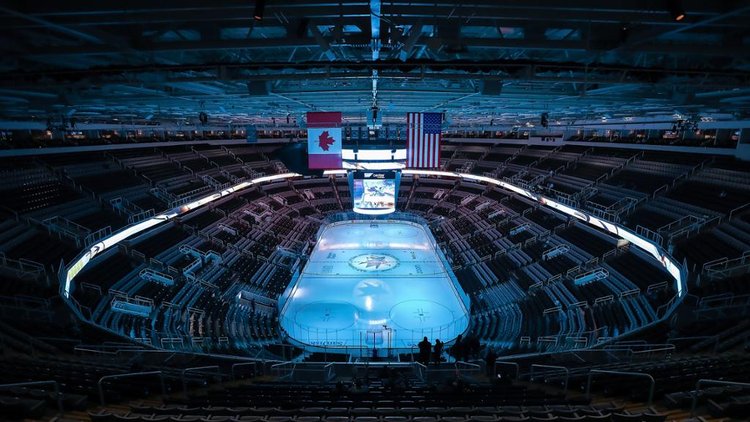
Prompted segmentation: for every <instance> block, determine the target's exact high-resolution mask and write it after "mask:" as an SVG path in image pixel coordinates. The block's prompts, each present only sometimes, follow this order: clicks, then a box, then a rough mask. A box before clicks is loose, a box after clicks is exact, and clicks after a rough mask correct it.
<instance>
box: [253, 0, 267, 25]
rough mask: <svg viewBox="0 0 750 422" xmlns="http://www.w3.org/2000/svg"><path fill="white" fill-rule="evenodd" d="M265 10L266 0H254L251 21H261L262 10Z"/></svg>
mask: <svg viewBox="0 0 750 422" xmlns="http://www.w3.org/2000/svg"><path fill="white" fill-rule="evenodd" d="M265 8H266V0H255V10H253V19H255V20H256V21H262V20H263V10H264V9H265Z"/></svg>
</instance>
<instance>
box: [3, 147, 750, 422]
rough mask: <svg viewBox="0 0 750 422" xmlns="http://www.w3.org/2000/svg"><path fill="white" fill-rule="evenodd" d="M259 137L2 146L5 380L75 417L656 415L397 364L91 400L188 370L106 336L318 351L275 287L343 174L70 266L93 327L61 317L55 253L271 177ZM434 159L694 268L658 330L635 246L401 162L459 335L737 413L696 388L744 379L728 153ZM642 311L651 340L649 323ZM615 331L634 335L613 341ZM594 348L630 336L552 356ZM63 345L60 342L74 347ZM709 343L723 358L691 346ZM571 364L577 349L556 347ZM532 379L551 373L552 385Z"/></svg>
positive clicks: (49, 408) (242, 195) (579, 373)
mask: <svg viewBox="0 0 750 422" xmlns="http://www.w3.org/2000/svg"><path fill="white" fill-rule="evenodd" d="M274 149H275V147H273V146H246V145H242V146H225V147H222V146H215V145H204V146H196V147H187V146H180V145H178V146H167V147H163V148H158V149H145V150H144V149H133V150H114V151H111V152H106V153H105V152H87V153H75V154H60V155H49V156H46V157H41V158H35V159H34V160H18V159H2V160H0V163H1V164H2V171H1V173H2V176H3V178H4V184H3V186H2V187H0V194H1V195H3V198H5V200H4V201H3V203H2V207H0V218H1V219H0V263H2V267H0V281H1V282H2V283H0V285H1V286H0V314H2V315H3V321H2V323H0V340H1V344H2V348H3V356H1V357H0V370H2V371H3V373H4V376H3V382H7V383H10V382H23V381H32V380H54V381H57V382H58V384H59V386H60V387H61V390H62V391H63V394H62V396H61V399H62V404H63V407H64V408H65V409H66V411H70V412H79V414H83V413H85V412H88V415H87V416H88V417H89V419H91V420H185V421H187V420H206V421H220V420H236V421H240V420H248V421H261V420H262V421H266V422H282V421H286V420H290V421H292V420H293V421H297V422H324V421H331V422H344V421H346V422H402V421H404V422H407V421H409V422H438V421H442V420H446V422H462V421H480V422H481V421H484V422H489V421H493V422H497V421H504V420H508V421H511V420H513V421H524V420H529V421H531V420H547V421H553V420H654V421H656V420H665V418H666V416H665V415H664V414H663V413H660V412H656V411H653V410H652V409H639V410H634V409H633V408H626V407H624V406H622V405H606V406H601V405H599V404H592V403H591V402H590V401H588V400H586V399H583V398H571V397H569V396H568V397H566V396H565V395H563V394H562V393H560V392H552V393H551V392H550V391H549V390H548V389H546V388H545V389H535V388H534V387H530V386H528V385H520V384H517V383H514V384H509V383H505V379H502V380H501V381H500V382H496V385H494V386H489V385H488V384H487V383H483V382H482V383H479V384H474V383H471V384H461V383H454V384H446V385H428V384H425V383H424V382H423V380H421V379H420V380H417V379H415V378H414V377H413V374H390V375H389V376H388V377H380V378H378V377H375V378H373V379H372V380H370V382H369V383H367V386H366V387H365V386H363V385H356V386H351V387H346V388H344V389H343V390H341V389H339V388H337V387H334V386H331V385H328V386H326V385H322V386H321V385H317V386H316V385H296V384H291V385H290V384H280V383H272V382H268V381H267V379H266V380H264V381H263V382H260V381H258V382H255V383H252V384H248V383H239V384H231V385H223V386H221V387H219V388H217V389H211V390H208V391H205V390H201V391H200V392H197V391H196V392H192V393H191V394H189V395H187V396H182V395H169V396H168V397H166V399H165V400H164V404H163V405H155V404H154V403H153V402H149V403H139V402H130V404H123V405H121V406H117V407H114V408H108V407H102V408H98V409H97V410H95V411H91V407H90V403H92V402H94V401H96V400H98V392H97V391H96V384H97V382H98V381H99V379H101V377H103V376H105V375H115V374H124V373H127V372H134V371H136V370H163V372H164V374H165V376H166V389H167V390H168V392H172V393H174V392H177V391H178V390H180V388H181V386H182V378H183V373H182V370H183V369H184V368H187V367H188V365H193V366H200V364H205V362H202V361H192V360H189V363H188V362H186V361H181V360H180V359H179V358H177V357H174V358H173V359H174V360H175V362H173V363H174V365H171V364H170V363H168V362H167V363H165V362H166V361H165V360H164V359H162V360H159V361H158V364H157V363H155V362H150V363H149V362H146V363H144V362H142V361H140V360H139V359H140V358H139V359H136V358H134V357H133V356H130V357H127V358H123V359H115V358H111V357H110V353H109V349H108V347H110V346H111V347H113V348H115V350H118V349H119V350H126V349H129V348H135V349H141V348H149V347H154V348H157V349H167V350H169V351H171V352H177V353H178V354H176V355H174V356H181V355H180V354H179V353H182V352H199V353H206V352H208V353H220V354H230V355H238V356H242V357H245V358H247V357H253V358H260V359H272V360H273V359H276V360H279V359H283V360H286V359H295V360H296V361H299V362H315V361H316V360H320V356H319V355H316V354H313V353H312V352H310V351H307V350H302V349H298V348H294V347H290V346H289V345H288V344H286V343H285V340H284V335H283V333H282V332H280V331H279V324H278V314H277V309H278V302H277V300H278V297H279V295H280V294H281V293H282V292H283V291H284V290H285V288H286V287H287V286H288V285H289V283H290V281H292V279H293V277H294V274H295V273H297V271H298V270H299V269H300V268H301V266H302V265H304V262H303V260H302V257H303V256H304V255H305V254H306V253H307V252H309V250H310V248H311V247H312V245H313V243H314V237H315V234H316V233H317V231H318V229H319V228H320V226H321V224H323V223H324V222H325V221H326V217H327V216H329V215H330V214H331V213H336V212H341V211H346V210H347V209H349V208H350V201H351V192H349V187H348V183H347V182H346V179H345V178H343V177H334V176H331V177H313V178H298V179H291V180H280V181H275V182H272V183H267V184H262V185H258V186H253V187H250V188H248V189H246V190H244V191H241V192H237V193H236V194H234V195H230V196H228V197H225V198H222V199H221V200H219V201H216V202H215V203H212V204H211V205H209V206H207V207H204V208H201V209H199V210H196V211H194V212H192V213H190V214H188V215H185V216H181V217H180V218H178V219H175V220H174V221H171V222H169V223H166V224H163V225H161V226H158V227H156V228H155V229H154V230H152V231H149V232H146V233H142V234H139V235H138V236H136V237H134V238H131V239H128V240H126V241H124V242H122V243H120V244H119V245H118V246H117V247H115V248H111V249H110V250H108V251H107V252H106V253H104V254H101V255H100V256H98V257H97V258H96V259H95V260H94V261H93V262H92V263H91V264H90V265H88V266H87V267H86V268H85V269H84V271H82V272H81V273H80V274H79V275H78V276H77V278H76V282H75V288H74V290H73V291H72V299H73V301H72V302H71V306H72V307H74V310H75V311H76V312H77V313H78V316H79V317H82V318H84V319H87V320H88V321H90V322H93V323H94V324H95V325H96V326H98V327H101V328H103V329H104V330H105V332H100V331H92V330H93V329H92V328H90V327H89V328H85V326H84V325H75V324H74V325H73V326H69V325H70V324H67V323H68V320H69V319H70V320H74V319H75V318H74V317H72V316H71V315H70V313H69V312H68V311H67V310H66V308H62V306H63V304H61V303H60V301H59V296H58V295H57V293H58V291H57V290H58V286H57V284H56V280H57V271H58V269H59V266H60V263H61V261H62V262H63V263H69V262H71V261H72V260H73V259H74V258H75V256H76V255H77V254H78V253H79V252H80V251H81V250H83V249H84V248H85V246H86V245H90V244H91V242H93V241H95V240H97V239H99V238H100V237H101V236H106V235H107V234H108V233H111V232H112V231H114V230H117V229H119V228H122V227H124V226H126V225H128V224H132V223H135V222H138V221H140V220H142V219H144V218H147V217H148V216H150V215H153V214H154V213H157V212H161V211H164V210H166V209H170V208H172V207H175V206H178V205H181V204H184V203H187V202H188V201H190V200H193V199H196V198H198V197H201V196H203V195H206V194H208V193H210V192H213V191H216V190H219V189H223V188H225V187H227V186H230V185H233V184H235V183H239V182H241V181H244V180H249V179H251V178H255V177H260V176H264V175H269V174H274V173H281V172H286V168H285V167H284V165H283V163H281V162H279V161H278V160H275V159H274ZM441 157H442V161H441V162H442V164H443V167H444V169H446V170H451V171H457V172H462V173H474V174H481V175H489V176H491V177H495V178H498V179H502V180H505V181H508V182H510V183H513V184H515V185H518V186H521V187H524V188H526V189H529V190H532V191H534V192H537V193H542V194H545V195H548V196H549V197H551V198H554V199H557V200H559V201H561V202H564V203H566V204H569V205H573V206H576V207H578V208H581V209H583V210H586V211H588V212H591V213H593V214H594V215H596V216H598V217H600V218H603V219H606V220H609V221H612V222H617V223H619V224H622V225H625V226H626V227H628V228H630V229H632V230H633V231H636V232H638V233H639V234H641V235H643V236H647V237H649V238H651V239H653V240H654V241H656V242H659V243H661V245H662V246H663V247H664V248H665V249H667V250H670V252H671V253H672V254H673V255H674V256H675V257H676V258H677V259H678V261H683V260H684V261H685V262H686V263H687V268H688V270H689V271H690V274H691V279H690V283H691V284H690V286H689V291H690V293H691V296H689V297H688V298H686V299H685V305H684V308H682V309H685V312H689V313H690V314H691V315H692V316H691V318H690V321H692V324H691V325H689V327H684V326H680V325H678V326H675V327H671V328H670V329H667V328H665V327H664V326H663V323H657V322H658V321H660V320H661V319H662V318H663V317H664V316H665V310H666V309H667V307H668V305H670V304H671V303H672V302H671V299H672V298H673V296H674V294H675V286H674V285H673V284H672V281H671V280H672V279H671V276H670V275H669V274H668V273H667V272H666V271H665V270H664V269H663V268H662V267H661V266H660V265H659V263H658V262H656V261H654V260H653V258H652V257H650V256H649V255H647V254H645V253H644V252H642V251H641V250H639V249H638V248H636V247H634V246H631V245H628V244H627V243H622V242H618V239H616V238H614V237H612V236H610V235H609V234H606V233H604V232H602V231H599V230H596V229H594V228H592V227H590V226H588V225H586V224H584V223H582V222H578V221H574V220H571V219H569V218H567V217H566V216H563V215H561V214H558V213H556V212H554V211H552V210H550V209H548V208H545V207H543V206H540V205H539V204H538V203H536V202H531V201H528V200H527V199H525V198H523V197H521V196H518V195H515V194H513V193H511V192H509V191H505V190H503V189H500V188H498V187H492V186H487V185H484V184H481V183H475V182H471V181H468V180H460V181H457V180H455V179H448V178H441V177H412V176H408V175H404V176H403V177H402V183H401V186H400V187H399V197H398V204H397V208H398V210H399V211H403V212H408V213H412V214H415V215H418V216H420V217H422V218H424V219H425V220H426V221H427V222H428V223H429V224H430V227H431V229H432V230H433V233H434V235H435V237H436V239H437V241H438V243H439V246H440V248H441V250H442V251H443V252H444V254H445V255H446V257H447V259H448V260H449V261H450V262H451V263H452V265H453V267H454V272H455V274H456V276H457V278H458V280H459V282H460V283H461V285H462V287H463V289H464V291H465V292H467V294H469V296H470V298H471V301H472V309H471V320H470V328H469V332H468V333H466V335H467V337H469V338H471V339H476V340H478V341H480V342H481V344H482V345H483V347H485V348H486V347H488V346H489V347H493V348H494V349H495V350H496V351H497V353H499V354H500V355H508V354H519V353H520V354H538V353H542V352H555V353H554V354H553V356H555V357H554V358H553V357H541V358H539V360H537V361H535V362H537V363H547V364H549V363H552V364H556V365H557V364H564V365H565V366H566V368H568V369H569V371H570V379H569V381H570V386H571V387H572V388H573V389H576V390H580V389H583V388H584V387H585V382H586V377H587V376H588V374H589V373H590V371H591V370H592V369H599V370H611V371H626V372H638V373H644V374H645V373H647V374H649V375H651V376H653V377H654V379H655V381H656V386H657V388H656V397H657V400H658V401H659V402H660V406H663V407H666V408H674V409H678V410H680V411H683V412H684V411H685V409H688V408H689V407H690V404H691V403H690V402H691V401H692V398H693V397H694V396H695V397H697V402H698V406H699V409H700V411H701V412H703V413H704V414H705V413H708V414H710V415H712V416H714V417H717V418H723V417H735V418H739V419H741V418H743V417H745V416H746V415H747V414H748V410H749V409H750V408H749V407H748V403H749V402H750V401H748V397H750V393H748V390H747V389H744V388H743V387H739V386H718V387H714V388H713V389H711V388H709V389H702V390H700V391H699V392H697V393H696V392H694V391H693V390H694V389H695V383H696V382H697V380H698V379H701V378H711V379H718V378H721V379H723V380H725V381H726V380H730V381H731V380H734V381H743V380H746V379H747V376H748V375H750V374H749V373H748V371H750V360H748V359H747V358H746V357H745V356H744V355H742V354H740V355H736V354H734V353H735V352H737V351H743V352H744V351H746V349H747V345H748V344H750V342H748V338H750V323H747V321H746V319H745V318H746V315H747V308H748V307H747V304H748V303H750V299H748V296H749V295H750V289H749V288H748V284H747V275H746V274H747V271H746V268H747V263H748V261H747V258H748V256H750V253H749V252H748V251H749V250H750V211H749V210H750V207H748V200H747V198H748V197H750V188H748V186H750V171H748V169H747V166H745V165H741V164H738V163H736V162H734V161H732V160H729V159H723V158H722V159H720V158H714V157H706V156H702V155H685V154H674V153H666V152H658V153H657V152H638V151H634V150H619V149H603V148H589V147H579V146H571V145H566V146H563V147H533V146H509V145H501V144H498V145H494V146H488V145H481V144H477V145H469V146H465V147H457V146H455V145H448V146H447V147H446V148H445V149H444V150H443V151H442V152H441ZM115 301H118V302H120V303H125V304H130V305H132V306H134V307H135V306H137V307H138V309H146V310H147V312H146V314H144V316H137V315H135V314H131V313H125V312H122V310H123V309H125V310H126V309H129V308H128V307H127V306H124V307H119V308H118V307H113V306H112V304H113V302H115ZM145 315H147V316H145ZM61 316H64V317H62V318H61ZM717 321H721V322H720V324H721V328H720V329H717V328H716V325H717ZM655 324H656V325H655ZM654 325H655V328H654V329H657V328H658V329H659V330H660V331H661V332H660V333H657V334H653V332H652V331H651V328H650V327H652V326H654ZM94 332H95V334H92V333H94ZM633 336H637V338H640V339H646V340H638V341H640V342H641V343H638V341H636V342H635V343H628V342H627V340H622V342H618V339H619V338H621V337H626V338H631V337H633ZM649 336H653V337H649ZM84 338H86V339H92V338H93V339H96V340H95V342H96V344H95V345H94V347H95V350H96V352H93V355H89V354H88V353H89V352H82V350H84V349H87V348H88V347H89V346H87V345H82V344H81V340H80V339H84ZM123 341H124V342H126V343H122V342H123ZM647 341H653V342H656V343H660V344H661V342H663V343H664V344H666V345H668V347H666V349H667V350H669V353H672V352H677V351H679V352H684V353H685V355H679V354H678V355H674V356H673V355H669V356H666V357H665V359H661V360H654V359H643V360H638V359H634V358H633V356H640V355H638V354H637V353H635V352H634V351H638V350H640V349H638V347H640V346H638V345H636V346H634V344H636V343H637V344H650V343H645V342H647ZM592 346H597V347H598V348H602V349H604V350H607V353H609V355H608V356H612V354H615V355H616V354H617V353H619V352H621V351H622V350H629V352H628V353H629V354H630V355H629V356H630V358H629V359H619V358H618V359H613V360H609V361H607V362H601V361H600V362H594V361H593V360H591V361H589V360H588V359H584V361H585V362H580V356H579V355H574V354H573V353H570V354H566V352H568V351H571V350H577V351H578V350H580V349H582V348H587V347H592ZM74 349H75V350H76V351H77V352H78V353H79V354H77V355H73V354H71V353H72V352H73V350H74ZM446 352H447V351H446ZM120 353H122V352H120ZM580 353H582V352H580ZM592 353H594V352H592ZM713 353H724V354H725V355H710V356H705V355H706V354H713ZM446 355H447V353H446ZM323 356H324V359H325V357H326V355H325V354H324V355H323ZM570 356H579V357H578V359H576V358H571V360H567V359H568V358H569V357H570ZM472 358H475V359H476V358H478V355H476V354H474V355H472ZM170 359H172V358H170ZM191 359H192V358H191ZM196 359H200V358H196ZM349 359H351V356H343V357H339V360H349ZM403 359H406V360H411V359H413V356H411V355H409V354H408V353H407V354H404V355H403ZM550 359H554V360H550ZM177 361H179V362H177ZM475 364H481V362H479V361H475ZM222 365H223V366H226V365H225V364H222ZM543 378H545V379H547V380H548V382H549V384H550V385H554V384H556V383H557V382H559V381H560V379H559V377H557V378H556V377H554V376H544V377H543ZM603 379H605V378H603ZM613 379H615V378H612V377H610V378H609V379H608V382H606V383H602V382H600V381H596V380H595V382H594V383H593V388H594V391H599V392H603V393H605V394H611V395H615V396H618V397H624V398H626V399H632V400H638V401H645V397H644V395H643V391H644V389H643V388H642V385H643V384H642V382H641V380H637V379H630V378H627V377H625V378H623V379H622V380H621V379H620V378H616V379H617V382H615V383H613V382H612V380H613ZM186 383H187V385H188V386H189V387H191V386H192V387H195V386H205V376H199V375H195V376H188V377H186ZM104 386H105V389H106V392H107V397H108V398H109V399H110V400H112V401H127V400H129V399H132V398H139V397H149V396H153V394H154V392H156V391H158V390H159V389H160V388H161V386H160V383H159V382H158V380H157V379H156V378H152V379H149V378H145V379H143V380H139V382H137V383H105V384H104ZM365 389H366V390H368V391H369V392H368V393H364V391H365ZM56 399H57V397H55V396H54V395H53V394H52V393H51V390H50V387H49V386H25V387H17V388H16V387H14V388H5V389H3V388H0V414H2V415H3V416H2V418H10V419H21V418H44V417H47V416H49V415H50V412H53V411H54V409H55V408H56V407H57V400H56ZM448 399H450V405H446V404H445V402H446V400H448ZM305 418H306V419H305ZM61 420H62V419H61Z"/></svg>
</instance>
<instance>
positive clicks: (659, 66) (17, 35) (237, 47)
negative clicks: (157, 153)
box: [0, 0, 750, 126]
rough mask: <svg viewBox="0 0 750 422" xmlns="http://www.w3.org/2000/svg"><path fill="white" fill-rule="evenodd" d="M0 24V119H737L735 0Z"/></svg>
mask: <svg viewBox="0 0 750 422" xmlns="http://www.w3.org/2000/svg"><path fill="white" fill-rule="evenodd" d="M681 14H682V15H683V16H682V18H679V16H680V15H681ZM0 17H1V18H2V22H3V30H2V31H0V43H1V44H2V47H0V49H2V55H0V119H4V120H44V119H48V118H50V117H53V118H57V117H58V116H67V117H68V118H69V117H76V118H77V119H78V120H81V121H113V120H114V119H118V121H133V122H136V121H137V122H143V121H153V122H161V121H175V120H177V121H180V120H184V121H190V122H195V121H196V120H197V118H198V113H200V112H201V111H203V112H206V113H207V114H208V115H209V116H210V119H211V121H212V122H234V123H242V122H255V123H263V122H266V123H267V122H272V121H276V122H281V123H285V122H286V121H287V120H286V119H287V116H289V121H290V122H292V123H293V122H294V120H295V119H296V118H298V117H299V116H301V115H302V114H303V113H304V112H306V111H311V110H328V111H334V110H335V111H343V112H345V113H346V116H347V118H349V119H351V120H359V119H364V118H365V115H366V113H367V111H368V110H370V109H371V108H372V107H373V106H375V107H377V108H378V110H379V113H381V116H383V118H384V121H385V122H386V123H387V122H389V121H393V122H398V121H403V119H404V114H405V113H406V112H407V111H430V110H435V111H445V112H446V113H447V115H448V116H449V119H450V120H449V121H450V122H451V123H452V124H453V125H454V126H458V125H470V124H481V125H489V124H490V123H494V124H522V123H524V122H527V121H538V118H539V115H540V113H542V112H547V113H549V116H550V120H551V121H553V122H558V121H559V122H572V121H575V120H581V119H600V118H603V119H607V118H613V119H616V118H643V117H658V118H661V117H663V118H671V116H673V115H675V114H682V115H694V116H696V115H700V116H712V117H713V118H717V119H740V118H747V117H748V116H750V23H749V21H750V1H704V0H682V1H681V0H657V1H648V0H610V1H600V0H569V1H552V0H533V1H530V0H504V1H502V2H500V1H496V0H470V1H460V2H437V1H434V0H433V1H427V0H412V1H381V0H371V1H358V2H356V1H339V2H334V1H306V0H283V1H281V0H279V1H274V0H269V1H257V0H256V1H253V0H245V1H236V0H228V1H227V0H223V1H211V2H207V1H198V0H180V1H175V0H162V1H146V0H129V1H120V2H117V1H96V2H91V1H85V0H66V1H55V2H51V1H50V2H45V1H36V2H28V1H6V2H3V3H2V5H0ZM678 18H679V19H678Z"/></svg>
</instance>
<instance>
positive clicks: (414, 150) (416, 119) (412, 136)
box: [406, 113, 443, 168]
mask: <svg viewBox="0 0 750 422" xmlns="http://www.w3.org/2000/svg"><path fill="white" fill-rule="evenodd" d="M442 125H443V115H442V113H406V167H409V168H437V167H439V166H440V136H441V133H440V132H441V128H442Z"/></svg>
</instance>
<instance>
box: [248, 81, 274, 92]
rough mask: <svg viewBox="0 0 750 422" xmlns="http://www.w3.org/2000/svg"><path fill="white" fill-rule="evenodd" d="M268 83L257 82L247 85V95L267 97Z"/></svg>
mask: <svg viewBox="0 0 750 422" xmlns="http://www.w3.org/2000/svg"><path fill="white" fill-rule="evenodd" d="M268 92H269V91H268V81H263V80H258V81H250V82H248V83H247V93H248V94H249V95H251V96H252V95H258V96H262V95H268Z"/></svg>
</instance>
